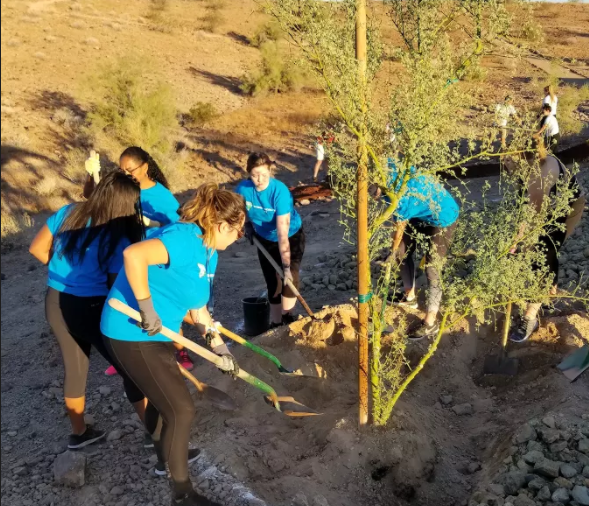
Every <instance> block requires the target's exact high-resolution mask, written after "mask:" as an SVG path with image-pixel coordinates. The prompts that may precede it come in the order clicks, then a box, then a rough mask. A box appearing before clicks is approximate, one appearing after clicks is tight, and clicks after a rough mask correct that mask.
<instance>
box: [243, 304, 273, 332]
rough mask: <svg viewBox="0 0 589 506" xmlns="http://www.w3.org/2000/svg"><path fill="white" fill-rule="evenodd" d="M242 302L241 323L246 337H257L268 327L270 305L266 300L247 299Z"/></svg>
mask: <svg viewBox="0 0 589 506" xmlns="http://www.w3.org/2000/svg"><path fill="white" fill-rule="evenodd" d="M242 302H243V322H244V333H245V335H246V336H252V337H253V336H258V335H260V334H263V333H264V332H266V331H267V330H268V327H270V323H269V322H270V304H268V299H262V298H260V297H247V298H246V299H243V300H242Z"/></svg>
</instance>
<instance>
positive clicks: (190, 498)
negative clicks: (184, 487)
mask: <svg viewBox="0 0 589 506" xmlns="http://www.w3.org/2000/svg"><path fill="white" fill-rule="evenodd" d="M172 506H222V505H221V504H220V503H218V502H214V501H210V500H209V499H207V498H206V497H205V496H204V495H200V494H197V493H196V492H191V493H189V494H186V495H185V496H184V497H181V498H180V499H172Z"/></svg>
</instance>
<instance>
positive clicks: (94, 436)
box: [67, 425, 106, 450]
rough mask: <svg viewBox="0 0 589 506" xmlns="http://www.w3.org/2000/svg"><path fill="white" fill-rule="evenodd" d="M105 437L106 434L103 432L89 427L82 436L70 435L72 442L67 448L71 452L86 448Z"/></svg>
mask: <svg viewBox="0 0 589 506" xmlns="http://www.w3.org/2000/svg"><path fill="white" fill-rule="evenodd" d="M105 435H106V432H104V431H103V430H96V429H93V428H92V427H90V426H89V425H87V426H86V432H84V434H80V435H79V436H78V435H76V434H72V435H70V440H69V442H68V445H67V447H68V448H69V449H70V450H79V449H80V448H84V447H85V446H88V445H91V444H94V443H96V442H97V441H100V440H101V439H102V438H103V437H104V436H105Z"/></svg>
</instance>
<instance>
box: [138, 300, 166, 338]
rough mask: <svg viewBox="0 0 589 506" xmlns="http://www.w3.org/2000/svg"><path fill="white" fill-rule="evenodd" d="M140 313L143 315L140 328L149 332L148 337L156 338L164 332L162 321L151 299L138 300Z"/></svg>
mask: <svg viewBox="0 0 589 506" xmlns="http://www.w3.org/2000/svg"><path fill="white" fill-rule="evenodd" d="M137 303H138V304H139V313H140V314H141V323H140V324H139V326H140V327H141V328H142V329H143V330H146V331H147V335H148V336H155V335H156V334H159V333H160V332H161V331H162V327H163V325H162V320H161V318H160V317H159V315H158V314H157V312H156V310H155V308H154V307H153V299H152V298H151V297H149V298H147V299H143V300H138V301H137Z"/></svg>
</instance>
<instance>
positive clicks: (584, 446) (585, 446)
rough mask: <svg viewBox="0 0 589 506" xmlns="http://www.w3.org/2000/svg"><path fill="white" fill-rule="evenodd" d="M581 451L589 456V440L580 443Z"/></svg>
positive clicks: (582, 440)
mask: <svg viewBox="0 0 589 506" xmlns="http://www.w3.org/2000/svg"><path fill="white" fill-rule="evenodd" d="M579 451H580V452H583V453H584V454H585V455H589V439H581V441H579Z"/></svg>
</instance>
